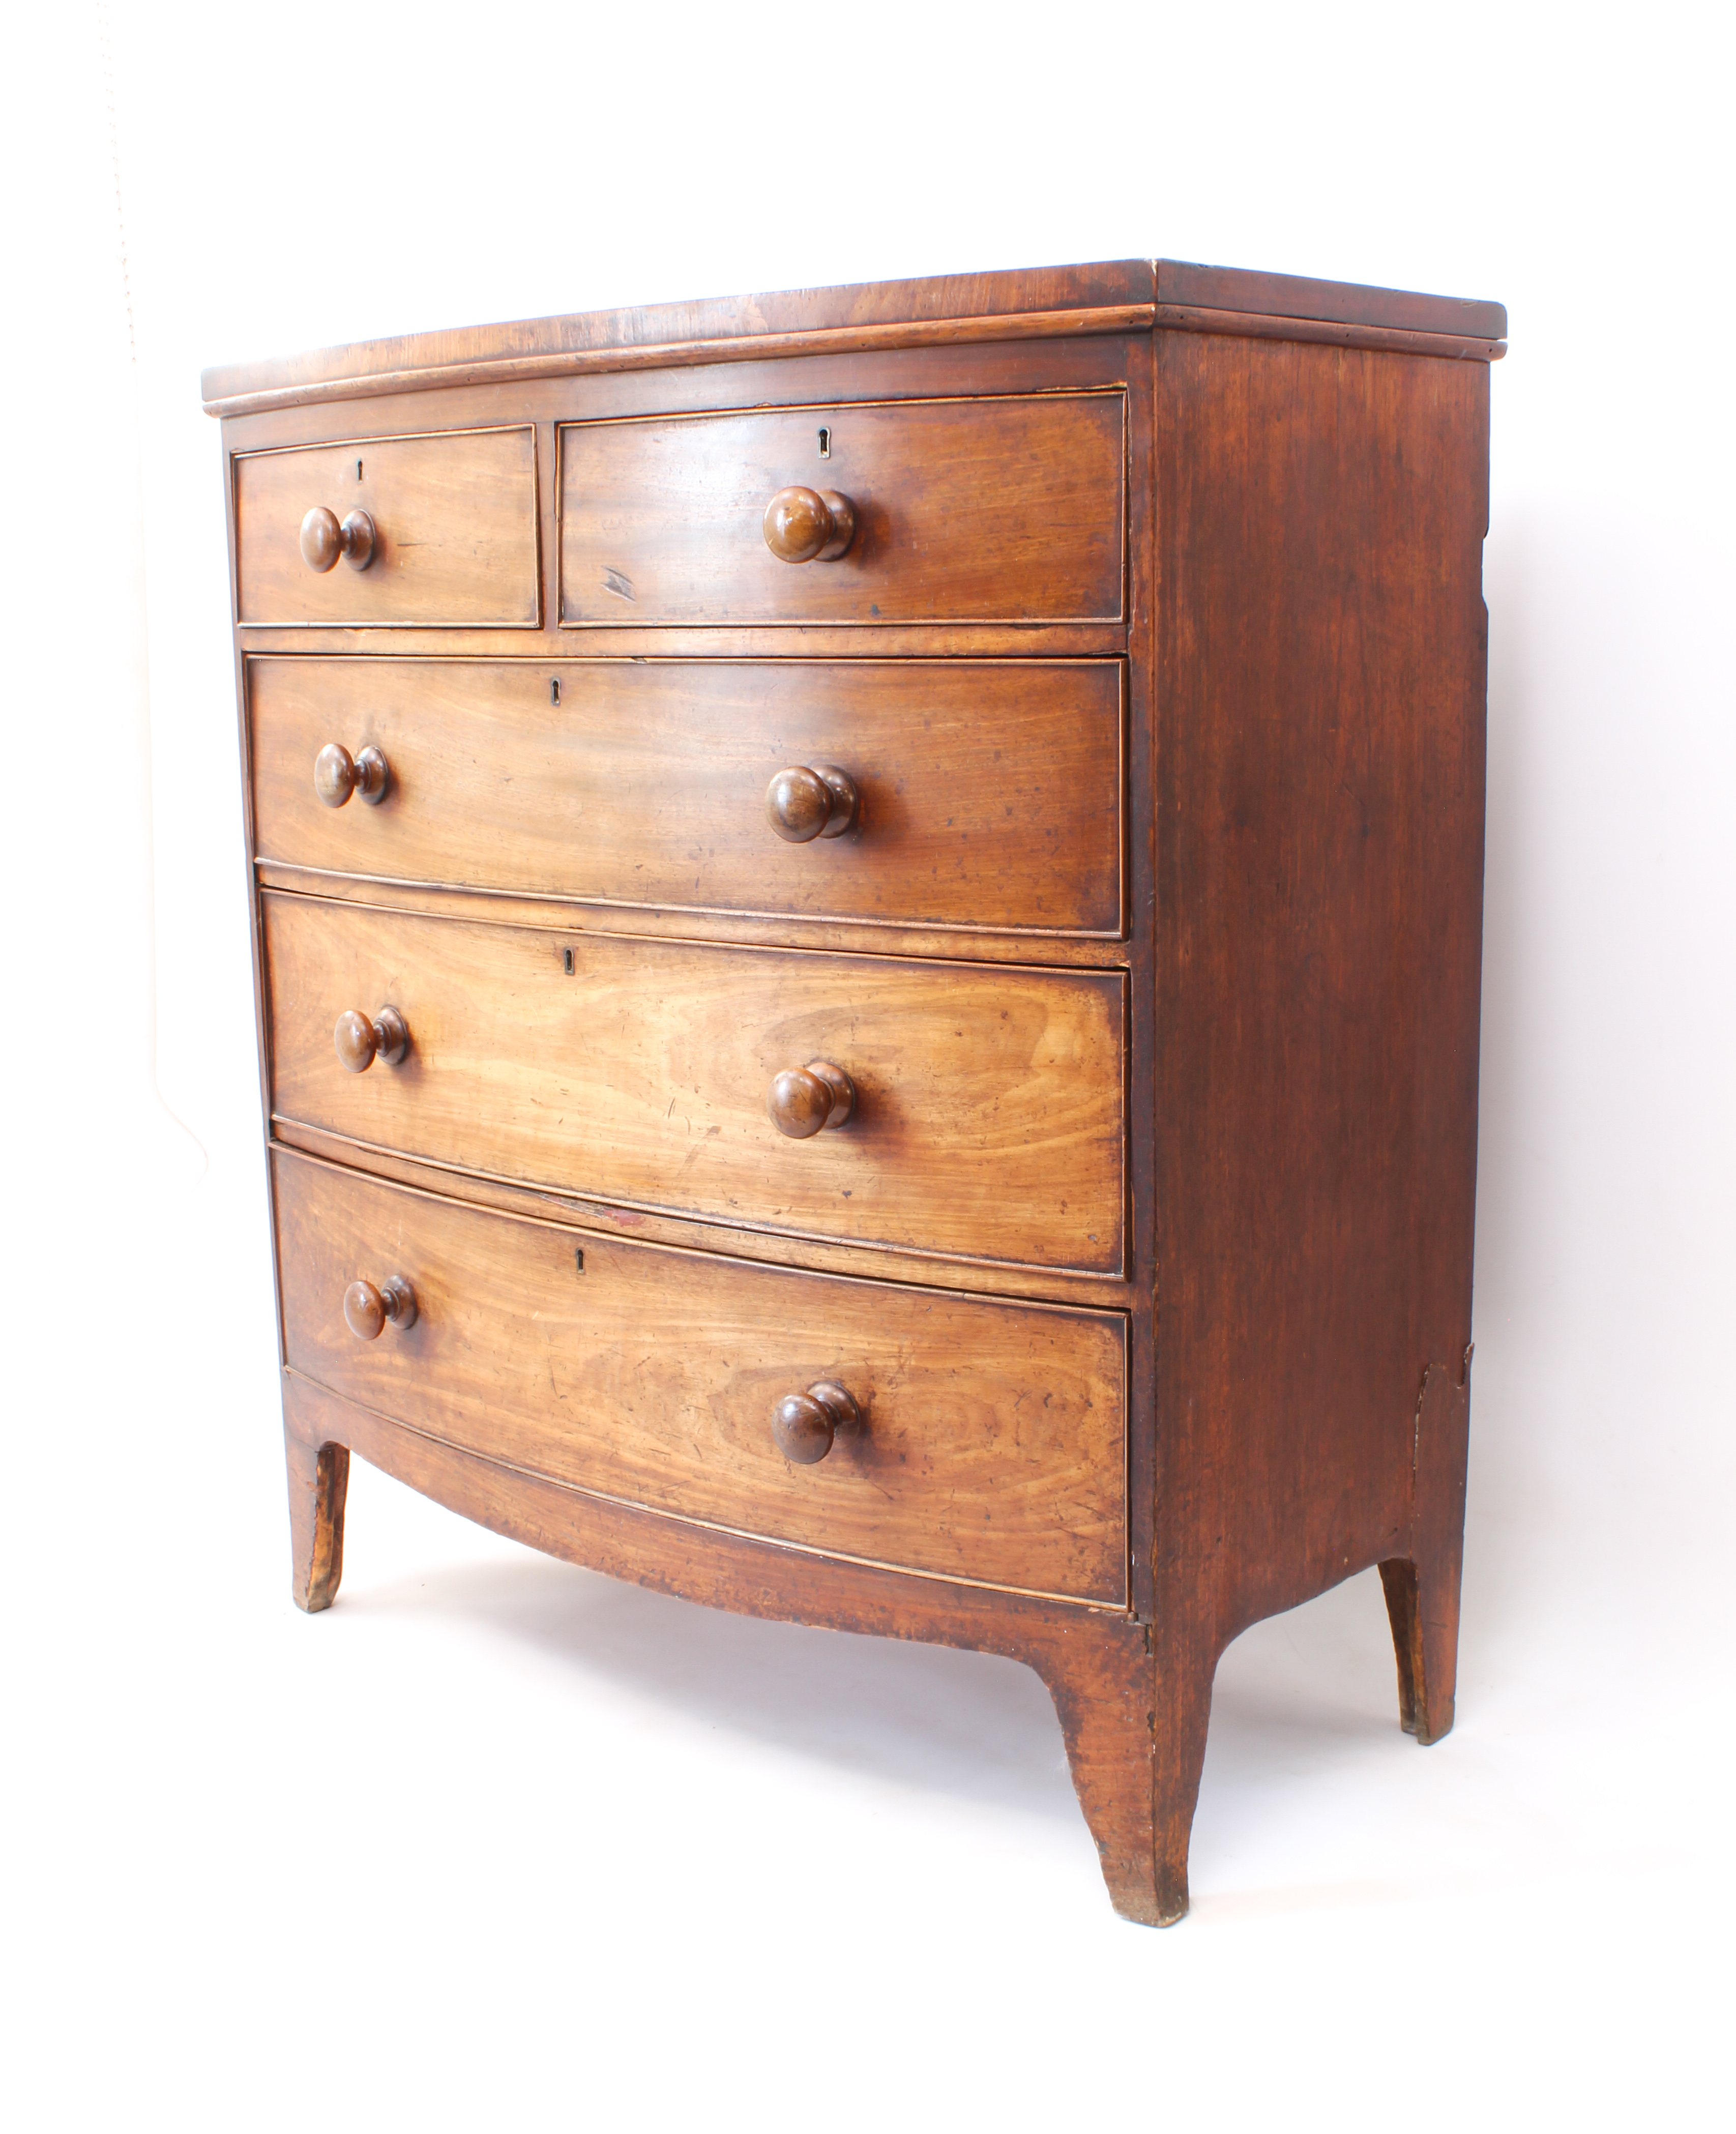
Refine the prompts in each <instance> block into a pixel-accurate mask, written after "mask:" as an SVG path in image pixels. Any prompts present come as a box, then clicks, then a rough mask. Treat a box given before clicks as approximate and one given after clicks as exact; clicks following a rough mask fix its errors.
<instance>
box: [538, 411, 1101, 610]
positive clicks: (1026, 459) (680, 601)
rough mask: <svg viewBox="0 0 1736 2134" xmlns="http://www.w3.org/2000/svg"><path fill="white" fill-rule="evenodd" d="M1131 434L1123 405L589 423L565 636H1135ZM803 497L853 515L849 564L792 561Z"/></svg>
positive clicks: (573, 526) (579, 426) (564, 436)
mask: <svg viewBox="0 0 1736 2134" xmlns="http://www.w3.org/2000/svg"><path fill="white" fill-rule="evenodd" d="M1125 419H1126V395H1125V394H1124V393H1121V392H1120V391H1118V390H1117V391H1114V392H1106V393H1059V394H1043V395H1039V396H1030V397H1020V398H1004V399H986V400H933V401H901V402H898V403H883V404H878V405H863V406H848V407H839V408H782V409H777V410H774V411H771V412H769V413H759V414H751V415H704V416H687V417H682V418H677V419H673V420H657V421H638V422H587V423H576V424H571V425H569V426H567V427H564V428H563V429H562V432H561V474H560V482H561V620H562V623H563V624H567V625H598V624H607V625H615V627H622V626H631V625H635V624H636V625H640V626H643V627H646V628H650V627H653V626H655V625H659V624H668V625H675V624H737V625H739V624H743V623H762V624H764V623H774V624H775V623H842V624H852V623H859V624H864V625H880V624H884V623H941V622H977V623H986V622H1116V621H1119V620H1121V616H1122V613H1123V601H1122V527H1123V524H1124V519H1125V510H1124V488H1125V480H1124V469H1125V461H1126V443H1125ZM822 432H823V434H824V438H825V444H826V451H827V456H826V457H825V458H823V459H822V457H821V456H820V451H819V441H820V438H821V437H822ZM791 487H799V488H807V489H811V490H816V491H831V492H833V493H835V494H837V495H842V496H844V497H846V498H847V499H848V500H849V502H850V504H851V506H852V508H853V509H854V512H855V517H856V525H855V531H854V534H853V535H852V537H851V542H850V546H849V548H847V549H846V551H845V553H843V554H842V555H841V556H840V557H838V558H836V559H835V560H832V561H825V560H818V559H817V560H815V561H813V562H805V563H788V562H781V561H780V560H779V558H777V557H776V556H774V555H773V553H771V551H770V549H769V548H768V547H767V545H766V541H765V534H764V518H765V510H766V506H767V505H768V504H769V502H770V500H771V499H772V497H773V496H774V495H775V494H776V493H777V492H778V491H779V490H784V489H787V488H791Z"/></svg>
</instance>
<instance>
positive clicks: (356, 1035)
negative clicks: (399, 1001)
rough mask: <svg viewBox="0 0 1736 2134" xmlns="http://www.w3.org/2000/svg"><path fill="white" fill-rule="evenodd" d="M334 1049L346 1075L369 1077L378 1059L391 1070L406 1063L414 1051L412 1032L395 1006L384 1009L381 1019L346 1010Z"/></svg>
mask: <svg viewBox="0 0 1736 2134" xmlns="http://www.w3.org/2000/svg"><path fill="white" fill-rule="evenodd" d="M331 1042H332V1049H333V1050H334V1051H335V1053H336V1054H337V1055H338V1065H339V1066H340V1067H341V1068H342V1069H344V1071H345V1074H366V1073H367V1071H368V1069H369V1068H370V1067H371V1066H372V1065H374V1061H375V1060H384V1061H385V1063H386V1065H388V1067H396V1066H398V1065H401V1064H402V1062H403V1060H404V1059H405V1058H406V1056H407V1055H408V1052H409V1050H410V1032H409V1029H408V1027H407V1025H406V1023H405V1021H404V1019H403V1016H401V1015H400V1014H399V1013H398V1010H397V1009H396V1008H395V1007H383V1008H382V1009H381V1010H380V1011H379V1014H378V1015H377V1016H369V1015H364V1014H363V1013H362V1012H361V1011H360V1010H359V1009H358V1008H353V1007H346V1008H345V1011H344V1012H343V1013H342V1014H341V1015H340V1016H339V1017H338V1019H337V1023H336V1025H335V1028H334V1029H333V1031H332V1039H331Z"/></svg>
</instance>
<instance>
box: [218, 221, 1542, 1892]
mask: <svg viewBox="0 0 1736 2134" xmlns="http://www.w3.org/2000/svg"><path fill="white" fill-rule="evenodd" d="M1504 331H1505V319H1504V315H1503V314H1502V311H1501V309H1500V307H1499V306H1497V305H1492V304H1476V303H1470V304H1467V303H1459V302H1450V301H1449V300H1447V299H1444V298H1439V297H1412V296H1405V295H1401V294H1398V293H1396V292H1390V291H1382V290H1370V289H1356V288H1348V287H1342V286H1338V285H1335V284H1327V283H1319V282H1300V281H1295V280H1293V279H1290V278H1284V277H1280V276H1271V275H1255V274H1242V273H1231V272H1228V271H1227V270H1223V269H1218V268H1197V267H1188V266H1183V265H1178V264H1174V263H1169V262H1160V263H1150V262H1144V261H1141V262H1133V263H1125V264H1121V265H1115V266H1106V267H1090V268H1068V269H1061V270H1056V269H1049V270H1044V271H1041V272H1036V273H1013V274H992V275H986V276H981V277H975V278H960V279H952V280H941V281H931V282H911V283H901V284H888V285H885V286H881V287H871V288H865V289H849V290H831V291H817V292H815V291H810V292H803V293H800V294H798V295H792V296H785V297H759V298H756V299H753V300H751V301H744V302H735V303H716V304H702V305H693V306H683V307H672V308H669V309H667V310H658V311H635V312H629V313H610V314H597V315H591V316H582V317H572V318H562V319H552V320H545V321H537V322H534V323H532V324H528V325H523V326H509V327H499V328H493V329H486V330H479V331H469V332H461V333H452V334H432V335H424V336H417V337H414V338H412V339H408V340H398V341H390V342H382V343H376V344H373V345H368V346H364V347H353V348H345V349H340V350H330V351H328V352H326V353H325V354H322V355H316V356H311V357H306V358H301V359H297V360H294V361H290V362H285V363H274V364H260V365H244V366H240V367H238V368H234V369H223V370H217V371H211V372H208V373H207V374H206V375H205V402H206V405H207V407H208V408H210V411H211V412H212V413H214V414H216V415H218V416H220V417H221V418H222V421H223V437H224V466H225V476H226V484H225V486H226V495H227V498H228V503H229V533H230V555H231V567H232V591H233V600H234V617H235V634H236V645H237V674H238V683H239V701H240V717H241V740H242V751H243V763H244V791H245V795H246V809H247V826H246V827H247V839H248V878H249V889H250V895H251V898H252V910H253V921H254V941H255V945H256V957H257V965H256V976H257V982H258V1004H259V1060H260V1072H261V1080H262V1089H263V1101H264V1113H265V1120H266V1129H267V1137H268V1175H269V1178H270V1182H271V1195H272V1224H273V1235H274V1241H275V1248H276V1263H277V1282H278V1298H279V1307H280V1328H281V1359H280V1360H281V1364H282V1388H283V1412H284V1422H285V1441H286V1446H287V1460H288V1475H289V1496H290V1523H291V1533H292V1547H293V1591H294V1595H295V1598H296V1599H297V1601H298V1602H299V1603H300V1604H301V1605H302V1606H303V1607H305V1608H308V1609H319V1608H323V1607H325V1606H327V1605H330V1601H331V1600H332V1598H333V1596H334V1595H335V1592H336V1590H337V1586H338V1581H339V1576H340V1569H341V1559H342V1542H343V1518H344V1498H345V1484H346V1480H347V1475H348V1468H349V1460H350V1453H351V1452H352V1451H355V1452H359V1453H360V1454H361V1455H362V1456H363V1457H364V1458H365V1459H367V1460H372V1461H374V1462H375V1463H376V1464H377V1465H379V1466H380V1467H382V1468H383V1469H385V1470H388V1472H390V1473H392V1474H393V1475H398V1477H400V1478H401V1479H402V1480H404V1481H406V1482H407V1483H409V1484H410V1485H412V1486H413V1487H415V1488H417V1489H421V1490H423V1491H425V1492H427V1494H429V1495H431V1496H432V1497H434V1498H436V1499H439V1500H440V1501H441V1502H442V1503H444V1504H449V1505H451V1506H452V1507H454V1508H455V1509H457V1510H459V1511H461V1512H463V1513H465V1514H468V1515H469V1516H470V1518H475V1519H478V1520H480V1521H482V1522H483V1523H485V1524H487V1525H489V1526H491V1527H493V1528H496V1529H498V1530H499V1531H500V1532H503V1533H509V1534H513V1535H516V1536H518V1538H521V1539H523V1540H525V1541H527V1542H529V1543H533V1544H534V1545H535V1546H537V1547H541V1548H543V1549H547V1550H548V1551H550V1552H553V1553H555V1554H557V1555H560V1556H564V1557H569V1558H571V1559H572V1560H574V1561H576V1562H581V1563H585V1564H588V1565H591V1566H593V1567H597V1568H599V1569H600V1570H603V1571H605V1572H611V1573H613V1574H615V1575H616V1576H621V1577H624V1578H630V1579H635V1580H639V1581H642V1582H644V1583H646V1584H649V1585H654V1586H659V1587H662V1588H663V1589H665V1590H668V1591H673V1592H677V1593H680V1594H683V1595H686V1596H688V1597H690V1598H692V1599H693V1600H696V1601H703V1602H706V1603H709V1604H711V1605H716V1606H719V1607H724V1608H731V1609H736V1610H745V1611H748V1612H751V1613H755V1614H759V1615H776V1616H782V1617H788V1618H790V1619H792V1620H800V1621H803V1622H808V1623H815V1624H824V1625H838V1626H842V1627H847V1628H850V1629H857V1630H864V1631H870V1632H878V1633H881V1634H886V1635H889V1636H896V1637H907V1638H916V1639H929V1640H933V1641H938V1642H943V1643H949V1644H962V1645H967V1646H973V1647H977V1648H981V1649H985V1650H989V1651H993V1652H997V1653H1001V1654H1010V1655H1011V1656H1012V1657H1014V1658H1018V1659H1020V1660H1023V1661H1025V1662H1027V1663H1030V1665H1031V1666H1032V1667H1034V1668H1036V1669H1037V1670H1038V1671H1039V1673H1040V1674H1041V1675H1042V1677H1043V1678H1044V1680H1045V1682H1046V1683H1048V1684H1049V1688H1050V1690H1051V1692H1053V1694H1054V1700H1055V1705H1056V1708H1057V1711H1058V1713H1059V1716H1060V1719H1061V1724H1062V1727H1063V1733H1064V1736H1065V1739H1066V1742H1067V1747H1068V1755H1069V1757H1070V1759H1071V1762H1072V1767H1073V1776H1074V1779H1075V1783H1076V1785H1077V1787H1078V1794H1079V1798H1080V1802H1081V1804H1082V1806H1083V1809H1084V1813H1085V1815H1086V1818H1087V1822H1088V1823H1089V1825H1090V1827H1091V1829H1092V1834H1093V1836H1094V1837H1095V1838H1096V1840H1097V1846H1098V1849H1099V1852H1100V1853H1101V1856H1102V1864H1103V1872H1104V1876H1105V1879H1106V1881H1107V1884H1108V1886H1109V1890H1110V1893H1111V1895H1112V1898H1113V1900H1114V1901H1115V1904H1116V1907H1117V1908H1118V1909H1120V1910H1121V1911H1122V1912H1123V1913H1124V1914H1126V1915H1127V1916H1129V1917H1131V1918H1133V1919H1141V1920H1146V1921H1150V1922H1152V1923H1155V1924H1161V1923H1165V1922H1168V1921H1169V1920H1172V1919H1177V1918H1179V1916H1180V1915H1181V1914H1182V1913H1183V1912H1184V1910H1185V1909H1186V1906H1187V1855H1188V1838H1189V1826H1190V1823H1191V1821H1192V1817H1193V1812H1194V1800H1195V1796H1196V1794H1197V1792H1198V1783H1199V1773H1200V1767H1201V1762H1202V1759H1203V1754H1204V1748H1205V1739H1206V1727H1207V1720H1208V1712H1209V1707H1210V1702H1211V1688H1212V1679H1213V1670H1214V1668H1215V1667H1216V1663H1217V1661H1218V1656H1219V1654H1221V1653H1222V1650H1223V1649H1224V1647H1225V1646H1226V1645H1227V1644H1228V1643H1229V1641H1230V1640H1231V1639H1232V1638H1234V1637H1235V1636H1236V1635H1237V1634H1238V1633H1239V1632H1240V1631H1241V1630H1242V1629H1245V1628H1247V1625H1249V1624H1251V1623H1252V1622H1254V1621H1256V1620H1258V1619H1259V1618H1261V1616H1264V1615H1271V1614H1273V1613H1275V1612H1277V1611H1279V1610H1283V1609H1285V1608H1289V1607H1291V1606H1294V1605H1296V1604H1297V1603H1298V1602H1300V1601H1303V1600H1305V1599H1307V1598H1308V1597H1309V1596H1311V1595H1314V1594H1315V1593H1318V1592H1320V1591H1323V1590H1324V1589H1325V1588H1326V1587H1328V1586H1331V1585H1333V1583H1335V1582H1336V1581H1338V1580H1341V1579H1343V1578H1345V1577H1347V1576H1350V1575H1351V1574H1352V1573H1353V1572H1357V1571H1360V1570H1362V1569H1364V1568H1366V1567H1368V1566H1370V1565H1372V1564H1378V1565H1379V1566H1380V1567H1381V1572H1382V1582H1383V1586H1384V1589H1385V1592H1386V1602H1387V1606H1388V1609H1389V1612H1390V1614H1391V1623H1392V1629H1393V1634H1394V1639H1395V1642H1396V1650H1397V1656H1398V1679H1399V1701H1400V1712H1401V1721H1402V1723H1403V1724H1404V1725H1405V1726H1406V1727H1407V1728H1408V1729H1410V1730H1411V1731H1413V1732H1414V1733H1415V1736H1416V1737H1417V1738H1418V1740H1419V1741H1425V1742H1426V1741H1434V1740H1436V1739H1438V1738H1439V1736H1440V1735H1442V1734H1443V1733H1444V1732H1445V1731H1446V1730H1447V1728H1448V1727H1449V1726H1450V1725H1451V1723H1452V1717H1453V1699H1454V1663H1455V1651H1456V1644H1457V1629H1458V1606H1459V1557H1460V1544H1461V1536H1462V1532H1463V1522H1464V1470H1465V1451H1466V1430H1467V1417H1468V1366H1469V1354H1470V1349H1469V1344H1470V1309H1471V1246H1472V1224H1473V1188H1474V1179H1475V1149H1476V1103H1477V1065H1478V983H1479V957H1480V943H1481V894H1482V870H1483V712H1484V665H1485V661H1484V645H1485V617H1484V611H1483V599H1482V589H1481V557H1482V542H1483V534H1484V530H1485V526H1486V519H1487V476H1488V365H1489V362H1490V360H1492V358H1494V357H1497V356H1498V355H1500V354H1501V353H1502V346H1503V344H1502V339H1501V336H1502V333H1503V332H1504Z"/></svg>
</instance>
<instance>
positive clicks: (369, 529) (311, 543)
mask: <svg viewBox="0 0 1736 2134" xmlns="http://www.w3.org/2000/svg"><path fill="white" fill-rule="evenodd" d="M375 539H376V536H375V534H374V521H373V520H372V519H370V518H369V516H368V514H367V513H366V512H365V511H350V512H346V513H345V515H344V517H343V518H342V519H339V517H338V515H337V514H336V513H335V511H328V510H327V509H325V505H323V504H316V505H315V506H314V507H313V509H312V510H311V511H310V512H309V513H308V514H307V516H306V518H305V519H303V520H302V521H301V561H302V562H304V563H306V566H307V567H308V569H309V570H310V571H330V570H332V569H335V567H336V565H337V561H338V558H340V556H341V557H342V558H343V559H344V561H345V562H346V563H348V564H349V566H350V568H351V569H352V570H354V571H365V570H366V569H367V567H368V566H369V564H370V563H371V562H373V561H374V543H375Z"/></svg>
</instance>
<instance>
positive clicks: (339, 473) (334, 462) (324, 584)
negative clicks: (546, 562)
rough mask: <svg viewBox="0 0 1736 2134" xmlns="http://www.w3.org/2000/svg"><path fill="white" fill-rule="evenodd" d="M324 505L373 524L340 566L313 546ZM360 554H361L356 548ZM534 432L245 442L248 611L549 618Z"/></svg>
mask: <svg viewBox="0 0 1736 2134" xmlns="http://www.w3.org/2000/svg"><path fill="white" fill-rule="evenodd" d="M316 510H322V511H325V512H327V513H329V514H330V516H331V520H332V521H333V522H335V524H337V525H339V526H342V525H343V524H345V522H347V521H349V520H350V515H351V514H353V513H360V514H363V516H364V518H365V519H366V521H367V524H368V528H369V529H371V538H370V540H369V541H364V543H363V544H362V546H363V547H364V548H366V549H367V555H366V561H365V565H364V567H360V568H358V567H356V566H357V562H359V561H360V560H361V549H360V548H357V547H356V544H355V543H350V544H349V545H348V547H347V548H346V549H345V553H337V552H336V551H335V550H334V549H328V551H327V552H326V553H327V554H328V555H331V556H335V560H334V561H332V562H330V566H329V567H326V568H324V569H320V568H316V567H314V565H313V564H312V563H311V562H309V561H308V559H307V558H306V556H305V555H304V553H303V548H302V538H301V537H302V525H303V522H304V521H305V519H306V517H307V514H309V513H310V512H311V511H316ZM352 553H354V556H355V558H356V560H355V561H352V560H351V554H352ZM235 558H236V561H235V572H236V613H237V615H238V616H239V619H240V620H241V621H242V622H244V623H255V624H260V625H268V624H297V623H300V624H308V623H313V624H326V625H352V624H355V625H403V624H421V625H432V626H436V627H437V626H440V625H468V626H472V627H481V626H484V625H491V626H495V627H504V628H534V627H535V626H536V625H538V622H539V621H540V620H541V619H542V600H541V582H540V573H539V569H538V525H537V441H536V432H535V431H534V429H533V428H532V427H530V426H529V425H528V424H527V425H525V426H523V427H518V428H512V429H499V430H456V431H450V432H442V433H441V434H440V435H437V436H430V437H369V438H364V439H362V440H360V441H359V442H356V443H354V444H340V445H311V446H295V447H291V448H289V449H287V450H285V451H263V452H244V453H242V454H240V455H239V456H238V457H237V458H236V461H235Z"/></svg>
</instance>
